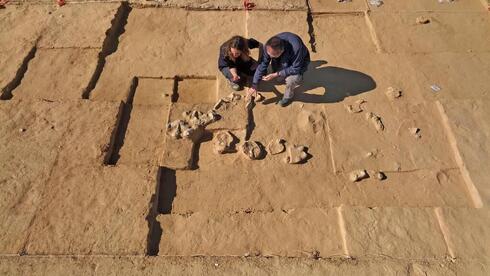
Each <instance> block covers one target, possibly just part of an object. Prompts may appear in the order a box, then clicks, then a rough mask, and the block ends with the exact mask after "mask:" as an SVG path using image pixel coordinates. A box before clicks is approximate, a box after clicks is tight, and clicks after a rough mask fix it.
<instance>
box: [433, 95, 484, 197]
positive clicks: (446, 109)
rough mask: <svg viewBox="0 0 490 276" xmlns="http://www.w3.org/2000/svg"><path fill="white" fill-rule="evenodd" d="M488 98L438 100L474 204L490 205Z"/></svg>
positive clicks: (446, 128) (453, 149) (454, 152)
mask: <svg viewBox="0 0 490 276" xmlns="http://www.w3.org/2000/svg"><path fill="white" fill-rule="evenodd" d="M489 103H490V101H489V100H441V101H439V102H438V103H437V105H438V109H439V111H440V116H441V118H442V121H443V124H444V127H445V130H446V131H447V135H448V137H449V141H450V143H451V150H452V153H453V154H454V156H455V159H456V162H457V163H458V166H459V168H460V169H461V172H462V174H463V176H464V179H465V182H466V185H467V190H468V193H469V194H470V196H471V198H472V199H473V203H474V205H475V207H482V206H489V205H490V187H489V186H488V180H489V176H488V163H487V162H486V161H485V160H486V159H487V158H488V156H489V155H490V140H489V137H490V121H489V120H490V111H489V110H488V104H489Z"/></svg>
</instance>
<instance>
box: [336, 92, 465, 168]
mask: <svg viewBox="0 0 490 276" xmlns="http://www.w3.org/2000/svg"><path fill="white" fill-rule="evenodd" d="M378 95H379V94H378ZM383 97H385V96H384V95H383ZM361 99H362V98H361ZM365 101H366V102H365V103H363V104H361V108H362V110H363V111H362V112H359V113H351V112H349V111H348V110H347V108H346V106H344V105H337V106H332V108H330V109H328V112H327V113H328V126H329V134H330V141H331V144H332V158H333V160H334V170H335V171H336V172H343V173H349V172H350V171H353V170H357V169H368V170H381V171H390V172H397V171H412V170H417V169H429V170H431V169H434V170H438V169H441V168H443V169H444V168H456V167H457V164H456V162H455V160H454V156H453V154H452V153H451V148H450V145H449V141H448V139H447V137H446V132H445V129H444V127H443V125H442V122H441V121H440V119H439V118H438V115H439V114H438V111H437V108H436V106H435V105H434V104H431V103H428V104H413V103H409V102H408V100H407V98H403V96H402V97H401V98H399V99H396V100H395V101H396V102H393V103H392V104H389V102H388V104H386V103H383V102H382V101H381V100H378V101H376V100H372V101H371V100H369V99H366V100H365ZM349 103H352V104H353V105H354V106H355V105H356V103H355V102H350V101H349ZM346 105H347V104H346ZM369 114H373V115H372V116H375V117H370V118H369V117H368V116H369ZM376 117H377V118H379V122H378V121H376V120H375V119H373V118H376ZM377 124H378V125H380V126H382V127H383V128H382V129H378V128H377V127H378V125H377Z"/></svg>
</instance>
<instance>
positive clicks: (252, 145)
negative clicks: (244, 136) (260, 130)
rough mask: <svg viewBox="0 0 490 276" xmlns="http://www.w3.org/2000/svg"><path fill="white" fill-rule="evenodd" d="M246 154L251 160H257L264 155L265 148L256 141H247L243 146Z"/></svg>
mask: <svg viewBox="0 0 490 276" xmlns="http://www.w3.org/2000/svg"><path fill="white" fill-rule="evenodd" d="M241 151H242V153H243V155H244V156H246V157H248V158H249V159H251V160H257V159H260V158H262V157H263V155H264V150H263V149H262V146H261V145H260V144H259V143H257V142H255V141H246V142H245V143H243V145H242V147H241Z"/></svg>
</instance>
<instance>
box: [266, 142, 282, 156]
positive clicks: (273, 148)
mask: <svg viewBox="0 0 490 276" xmlns="http://www.w3.org/2000/svg"><path fill="white" fill-rule="evenodd" d="M285 143H286V141H285V140H284V139H274V140H271V141H270V142H269V144H268V145H267V149H268V150H269V153H270V154H272V155H276V154H279V153H283V152H284V151H285V150H286V146H285V145H284V144H285Z"/></svg>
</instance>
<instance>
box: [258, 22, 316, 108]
mask: <svg viewBox="0 0 490 276" xmlns="http://www.w3.org/2000/svg"><path fill="white" fill-rule="evenodd" d="M264 48H265V49H264V55H263V58H262V60H261V63H260V64H259V66H258V67H257V71H255V75H254V78H253V81H252V88H251V89H249V91H248V93H249V94H253V93H256V92H257V86H258V84H259V82H260V81H261V80H264V81H270V80H273V79H277V80H278V81H280V82H282V81H285V82H286V91H285V92H284V96H283V98H282V99H281V100H280V101H279V105H281V106H283V107H284V106H287V105H288V104H289V103H291V101H292V100H293V96H294V89H295V88H296V87H297V86H299V84H300V83H301V81H302V80H303V74H304V72H306V70H307V69H308V64H309V63H310V52H309V51H308V48H306V46H305V44H304V43H303V41H302V40H301V38H300V37H299V36H297V35H295V34H293V33H288V32H285V33H280V34H277V35H275V36H273V37H271V38H270V39H269V40H268V41H267V43H266V44H265V46H264ZM269 64H270V65H271V67H272V72H273V73H272V74H269V75H266V73H267V68H268V67H269Z"/></svg>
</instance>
